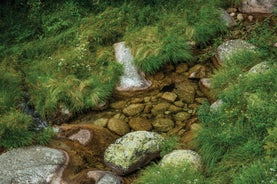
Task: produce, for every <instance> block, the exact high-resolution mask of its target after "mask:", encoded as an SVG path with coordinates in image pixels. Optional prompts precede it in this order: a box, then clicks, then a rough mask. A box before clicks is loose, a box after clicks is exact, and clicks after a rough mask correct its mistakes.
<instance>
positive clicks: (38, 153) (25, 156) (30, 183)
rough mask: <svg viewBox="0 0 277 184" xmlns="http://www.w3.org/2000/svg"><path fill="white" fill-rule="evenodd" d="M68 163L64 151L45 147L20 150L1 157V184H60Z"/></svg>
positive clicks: (14, 150)
mask: <svg viewBox="0 0 277 184" xmlns="http://www.w3.org/2000/svg"><path fill="white" fill-rule="evenodd" d="M67 161H68V156H67V154H66V153H65V152H64V151H61V150H57V149H52V148H48V147H43V146H31V147H25V148H18V149H13V150H11V151H8V152H6V153H3V154H2V155H0V183H1V184H8V183H20V184H38V183H60V182H61V176H62V172H63V170H64V167H65V165H66V163H67Z"/></svg>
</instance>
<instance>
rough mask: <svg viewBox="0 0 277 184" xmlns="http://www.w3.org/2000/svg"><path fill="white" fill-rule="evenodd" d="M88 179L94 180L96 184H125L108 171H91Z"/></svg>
mask: <svg viewBox="0 0 277 184" xmlns="http://www.w3.org/2000/svg"><path fill="white" fill-rule="evenodd" d="M87 177H88V178H91V179H93V180H94V182H95V183H96V184H123V180H122V179H121V178H120V177H118V176H116V175H115V174H113V173H112V172H108V171H89V172H88V173H87Z"/></svg>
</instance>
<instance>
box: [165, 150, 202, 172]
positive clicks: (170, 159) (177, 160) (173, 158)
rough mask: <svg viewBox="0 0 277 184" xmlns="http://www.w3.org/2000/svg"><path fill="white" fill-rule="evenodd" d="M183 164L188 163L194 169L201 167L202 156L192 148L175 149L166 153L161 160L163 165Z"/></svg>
mask: <svg viewBox="0 0 277 184" xmlns="http://www.w3.org/2000/svg"><path fill="white" fill-rule="evenodd" d="M183 164H188V165H189V166H190V168H193V169H201V167H202V165H201V157H200V156H199V154H198V153H196V152H195V151H192V150H174V151H172V152H171V153H169V154H167V155H165V156H164V157H163V158H162V160H161V162H160V165H161V167H165V166H167V165H170V166H179V165H183Z"/></svg>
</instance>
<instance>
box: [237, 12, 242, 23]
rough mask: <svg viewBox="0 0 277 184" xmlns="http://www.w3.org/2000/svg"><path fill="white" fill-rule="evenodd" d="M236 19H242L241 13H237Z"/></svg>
mask: <svg viewBox="0 0 277 184" xmlns="http://www.w3.org/2000/svg"><path fill="white" fill-rule="evenodd" d="M237 19H238V21H243V19H244V18H243V15H242V14H241V13H239V14H238V15H237Z"/></svg>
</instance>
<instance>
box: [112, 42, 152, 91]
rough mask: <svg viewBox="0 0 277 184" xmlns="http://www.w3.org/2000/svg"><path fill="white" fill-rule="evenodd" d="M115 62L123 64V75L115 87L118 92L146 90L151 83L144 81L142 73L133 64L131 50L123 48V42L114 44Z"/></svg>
mask: <svg viewBox="0 0 277 184" xmlns="http://www.w3.org/2000/svg"><path fill="white" fill-rule="evenodd" d="M114 49H115V57H116V60H117V61H118V62H119V63H121V64H123V66H124V74H123V76H122V77H121V80H120V83H119V84H118V86H117V87H116V89H117V90H118V91H137V90H143V89H147V88H148V87H150V86H151V84H152V83H151V82H150V81H148V80H146V79H145V75H144V73H143V72H139V71H138V70H137V68H136V66H135V65H134V63H133V60H134V59H133V56H132V54H131V50H130V49H129V48H128V47H126V46H125V42H119V43H116V44H114Z"/></svg>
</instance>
